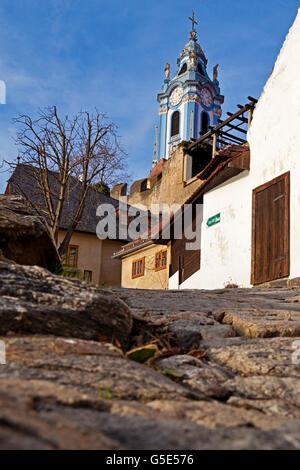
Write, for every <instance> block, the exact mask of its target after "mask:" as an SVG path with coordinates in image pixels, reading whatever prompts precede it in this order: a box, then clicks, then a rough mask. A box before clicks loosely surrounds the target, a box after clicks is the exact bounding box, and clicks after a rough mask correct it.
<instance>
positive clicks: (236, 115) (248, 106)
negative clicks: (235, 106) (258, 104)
mask: <svg viewBox="0 0 300 470" xmlns="http://www.w3.org/2000/svg"><path fill="white" fill-rule="evenodd" d="M254 106H255V105H254V103H247V104H246V105H245V106H244V107H243V108H242V109H241V110H240V111H237V112H236V113H234V114H232V113H227V114H228V116H230V117H229V118H227V119H225V121H223V123H222V124H219V125H218V126H216V127H214V128H213V130H212V131H209V132H207V133H206V134H204V136H202V137H200V138H199V139H197V140H196V142H195V143H193V144H190V145H189V146H188V148H187V149H188V150H190V151H193V150H195V148H196V147H197V145H198V144H200V143H201V142H203V141H205V140H206V139H207V138H208V137H211V136H212V135H213V134H214V133H216V132H218V130H219V129H221V128H222V127H224V126H225V125H226V124H228V123H229V122H231V121H233V120H234V119H240V120H242V121H243V122H246V123H247V124H248V121H247V119H245V118H240V117H239V116H240V115H241V114H243V113H245V112H247V111H249V110H250V109H253V108H254Z"/></svg>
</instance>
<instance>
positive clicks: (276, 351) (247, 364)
mask: <svg viewBox="0 0 300 470" xmlns="http://www.w3.org/2000/svg"><path fill="white" fill-rule="evenodd" d="M294 341H295V338H269V339H268V340H265V339H262V338H259V339H253V340H246V341H242V342H241V343H240V344H232V345H228V346H227V345H226V344H224V345H223V346H222V345H221V344H219V345H218V346H217V347H215V346H214V345H213V346H212V347H211V348H209V349H208V357H209V359H210V360H211V361H214V362H217V363H218V364H220V365H222V366H223V367H227V368H229V369H230V370H232V371H233V372H235V373H238V374H243V375H248V376H249V375H251V376H252V375H261V376H267V375H269V376H274V375H276V376H278V377H297V378H298V379H299V380H300V365H297V364H293V361H292V355H293V352H294V348H293V343H294Z"/></svg>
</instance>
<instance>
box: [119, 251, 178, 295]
mask: <svg viewBox="0 0 300 470" xmlns="http://www.w3.org/2000/svg"><path fill="white" fill-rule="evenodd" d="M166 248H167V249H168V255H167V256H168V259H167V267H166V269H162V270H161V271H155V254H156V253H157V252H158V251H160V250H164V249H166ZM143 257H145V274H144V276H141V277H138V278H136V279H132V262H133V261H134V260H136V259H139V258H143ZM170 261H171V260H170V248H169V247H166V245H150V246H148V247H146V248H144V249H141V250H138V251H135V252H134V253H131V254H129V255H127V256H124V257H123V259H122V287H129V288H133V289H167V288H168V278H169V264H170Z"/></svg>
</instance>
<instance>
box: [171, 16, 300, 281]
mask: <svg viewBox="0 0 300 470" xmlns="http://www.w3.org/2000/svg"><path fill="white" fill-rule="evenodd" d="M299 44H300V11H299V12H298V15H297V18H296V20H295V22H294V24H293V26H292V28H291V29H290V31H289V34H288V35H287V38H286V40H285V42H284V45H283V47H282V49H281V51H280V54H279V56H278V58H277V60H276V63H275V65H274V68H273V71H272V73H271V75H270V77H269V79H268V80H267V83H266V85H265V87H264V90H263V92H262V94H261V96H260V99H259V101H258V103H257V105H256V108H255V110H254V112H253V119H252V121H251V125H250V127H249V130H248V133H247V141H248V145H249V151H248V150H246V146H244V150H242V151H241V148H240V151H241V153H240V156H237V157H235V156H234V152H235V148H234V147H228V148H224V149H222V150H221V152H220V153H219V154H218V152H216V154H215V155H214V158H213V161H214V162H215V165H216V169H215V176H214V178H215V179H216V177H217V175H218V174H219V175H220V180H219V182H218V183H216V181H215V184H214V185H213V187H212V188H208V189H209V190H208V191H207V190H205V191H203V189H204V187H202V188H201V189H200V190H199V191H196V194H195V196H194V202H193V203H195V201H196V198H197V197H200V196H201V195H202V197H203V222H202V228H201V250H200V251H199V269H197V270H196V271H195V272H194V274H193V275H192V276H190V277H189V278H188V279H182V276H181V273H180V269H177V270H174V269H173V270H172V272H171V277H170V279H169V287H170V288H181V289H191V288H192V289H193V288H198V289H199V288H200V289H215V288H222V287H225V286H227V285H231V286H233V285H236V286H239V287H250V286H253V285H254V286H257V285H261V284H263V283H267V282H272V281H273V283H275V285H278V284H280V285H286V284H293V283H295V282H298V281H297V278H298V279H299V278H300V252H299V239H300V223H299V220H300V186H299V180H300V160H299V148H300V132H299V129H300V112H299V103H300V87H299V80H298V77H299V71H300V57H299V53H298V49H299ZM251 117H252V116H251ZM238 119H240V120H241V121H242V120H243V119H244V117H243V116H238ZM231 125H232V123H231ZM221 126H222V124H221ZM219 132H222V128H218V127H216V128H215V129H212V130H211V133H210V134H209V135H207V138H211V137H213V138H214V139H215V140H217V139H218V138H219V135H220V134H219ZM201 143H203V140H201V139H200V140H198V141H196V142H195V143H192V144H190V146H189V148H188V149H187V151H188V152H190V153H192V152H193V151H194V152H195V151H197V146H198V145H200V144H201ZM222 153H223V155H225V156H226V161H225V162H223V163H222V162H221V161H220V160H221V157H222ZM232 164H233V165H235V166H237V167H238V168H239V170H241V171H239V173H238V174H236V175H234V174H232V175H231V176H230V166H231V165H232ZM204 171H206V177H207V178H208V181H210V180H211V178H212V173H211V167H210V166H208V168H207V169H206V170H204ZM225 171H228V172H229V173H228V174H227V175H226V174H225V173H224V172H225ZM231 171H232V170H231ZM222 174H223V177H222ZM204 176H205V175H203V174H202V178H203V177H204ZM200 177H201V176H200ZM203 184H204V185H205V184H206V183H205V182H204V183H203ZM174 271H175V272H174ZM295 279H296V280H295Z"/></svg>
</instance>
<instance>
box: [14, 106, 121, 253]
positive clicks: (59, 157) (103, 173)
mask: <svg viewBox="0 0 300 470" xmlns="http://www.w3.org/2000/svg"><path fill="white" fill-rule="evenodd" d="M14 123H15V124H16V125H17V126H18V128H19V130H18V132H17V137H16V139H15V142H16V144H17V145H18V147H19V149H20V153H19V162H21V163H23V164H25V165H26V167H27V168H28V169H29V170H30V174H31V176H32V178H33V179H34V184H35V185H36V187H37V188H38V189H39V190H40V192H41V194H42V200H43V201H42V204H40V203H38V202H37V201H34V200H32V198H28V196H27V194H26V191H24V188H22V185H20V187H19V191H20V193H22V194H23V195H24V197H25V198H26V199H27V200H28V202H29V203H30V204H31V206H33V207H34V209H35V210H36V211H37V212H38V213H40V214H41V215H42V214H43V215H46V221H47V224H48V226H49V230H50V232H51V234H52V237H53V240H54V242H55V243H56V246H57V248H58V251H59V254H60V255H61V256H62V255H64V254H65V252H66V250H67V247H68V244H69V242H70V239H71V236H72V234H73V232H74V230H75V229H76V226H77V224H78V222H79V221H80V218H81V216H82V213H83V209H84V205H85V200H86V196H87V193H88V191H89V188H91V186H92V185H93V184H95V183H98V182H99V181H101V182H103V183H105V184H107V185H111V184H115V183H116V182H119V181H120V178H121V177H124V175H125V169H126V168H125V166H126V155H125V153H124V151H123V150H122V149H121V148H120V145H119V141H118V137H117V128H116V126H115V124H113V123H112V122H109V121H108V119H107V117H106V115H105V114H101V113H99V112H98V111H97V110H96V111H95V112H94V113H89V112H86V111H85V112H80V113H78V114H77V115H76V116H74V117H71V118H70V117H69V116H64V117H60V116H59V115H58V112H57V109H56V106H53V107H49V108H46V109H44V110H40V111H39V113H38V117H37V119H35V120H33V119H32V118H31V117H29V116H27V115H19V116H18V117H17V118H15V119H14ZM10 166H13V167H14V166H16V163H13V164H10ZM53 181H54V182H55V183H54V184H53ZM75 186H76V187H77V191H76V192H77V193H78V198H77V202H76V207H75V210H74V211H73V214H72V217H71V220H70V221H69V222H68V227H67V231H66V235H65V237H64V239H63V241H62V243H61V244H60V246H58V230H59V227H60V222H61V217H62V211H63V208H64V204H65V201H66V197H67V193H68V192H69V191H72V190H74V189H75Z"/></svg>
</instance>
